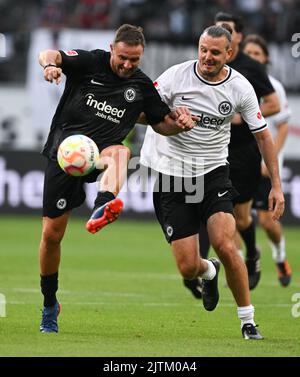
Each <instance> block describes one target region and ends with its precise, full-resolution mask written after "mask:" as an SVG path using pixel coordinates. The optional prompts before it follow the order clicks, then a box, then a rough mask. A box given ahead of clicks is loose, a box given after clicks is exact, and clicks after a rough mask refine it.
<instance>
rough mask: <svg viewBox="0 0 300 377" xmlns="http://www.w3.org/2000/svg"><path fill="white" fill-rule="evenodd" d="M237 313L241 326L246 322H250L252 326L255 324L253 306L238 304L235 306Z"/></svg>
mask: <svg viewBox="0 0 300 377" xmlns="http://www.w3.org/2000/svg"><path fill="white" fill-rule="evenodd" d="M237 315H238V317H239V319H240V320H241V328H242V327H243V326H244V325H245V324H246V323H251V324H252V325H253V326H255V322H254V306H253V305H249V306H240V307H238V308H237Z"/></svg>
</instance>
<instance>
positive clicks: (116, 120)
mask: <svg viewBox="0 0 300 377" xmlns="http://www.w3.org/2000/svg"><path fill="white" fill-rule="evenodd" d="M60 53H61V56H62V65H61V68H62V71H63V73H64V74H65V75H66V78H67V79H66V85H65V89H64V92H63V95H62V97H61V99H60V102H59V104H58V106H57V109H56V112H55V115H54V117H53V120H52V124H51V129H50V133H49V136H48V139H47V142H46V144H45V147H44V150H43V154H45V155H46V156H48V157H50V158H51V159H56V152H57V148H58V146H59V144H60V143H61V141H62V140H63V139H65V138H66V137H67V136H70V135H74V134H83V135H86V136H88V137H90V138H92V139H93V140H94V141H95V142H96V144H97V145H98V147H99V149H100V150H102V149H103V148H105V147H107V146H109V145H115V144H120V143H121V142H122V141H123V140H124V139H125V137H126V136H127V134H128V133H129V132H130V130H131V129H132V128H133V127H134V125H135V123H136V121H137V119H138V117H139V115H140V113H141V112H144V113H145V115H146V117H147V121H148V122H149V124H156V123H159V122H160V121H162V120H163V119H164V117H165V115H166V114H168V113H169V112H170V109H169V107H168V106H167V105H166V104H165V103H164V102H163V101H162V100H161V98H160V96H159V94H158V92H157V90H156V89H155V87H154V85H153V83H152V81H151V80H150V78H149V77H148V76H147V75H145V74H144V73H143V72H142V71H141V70H140V69H137V70H136V71H135V72H134V74H133V75H132V76H131V77H129V78H120V77H119V76H118V75H116V74H115V73H114V72H113V71H112V69H111V67H110V53H109V52H106V51H103V50H93V51H85V50H72V51H67V52H64V51H60Z"/></svg>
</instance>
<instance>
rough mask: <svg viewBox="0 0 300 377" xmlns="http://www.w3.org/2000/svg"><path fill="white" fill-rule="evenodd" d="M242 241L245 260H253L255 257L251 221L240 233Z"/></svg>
mask: <svg viewBox="0 0 300 377" xmlns="http://www.w3.org/2000/svg"><path fill="white" fill-rule="evenodd" d="M240 234H241V236H242V239H243V240H244V242H245V246H246V258H247V259H254V258H255V257H256V253H257V251H256V238H255V223H254V221H253V220H252V223H251V224H250V225H249V226H248V228H246V229H244V230H242V231H240Z"/></svg>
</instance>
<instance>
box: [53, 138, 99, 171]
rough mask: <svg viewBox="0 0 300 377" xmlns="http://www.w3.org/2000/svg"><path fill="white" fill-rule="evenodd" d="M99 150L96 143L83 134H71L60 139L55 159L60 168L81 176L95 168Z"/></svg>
mask: <svg viewBox="0 0 300 377" xmlns="http://www.w3.org/2000/svg"><path fill="white" fill-rule="evenodd" d="M98 159H99V150H98V147H97V145H96V143H95V142H94V141H93V140H92V139H90V138H89V137H87V136H85V135H72V136H69V137H67V138H66V139H65V140H63V141H62V143H61V144H60V146H59V147H58V151H57V161H58V164H59V166H60V167H61V168H62V170H63V171H64V172H65V173H67V174H69V175H73V176H75V177H82V176H84V175H87V174H89V173H91V172H92V171H93V170H94V169H95V168H96V163H97V160H98Z"/></svg>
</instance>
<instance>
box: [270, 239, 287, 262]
mask: <svg viewBox="0 0 300 377" xmlns="http://www.w3.org/2000/svg"><path fill="white" fill-rule="evenodd" d="M270 245H271V249H272V258H273V260H274V262H275V263H282V262H284V261H285V259H286V253H285V239H284V237H282V238H281V240H280V242H279V243H274V242H272V241H271V242H270Z"/></svg>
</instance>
